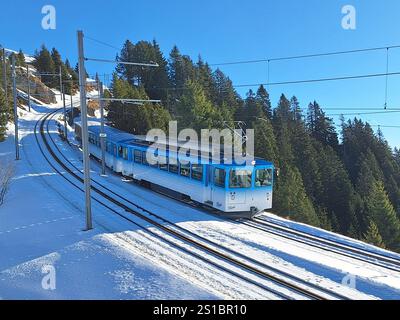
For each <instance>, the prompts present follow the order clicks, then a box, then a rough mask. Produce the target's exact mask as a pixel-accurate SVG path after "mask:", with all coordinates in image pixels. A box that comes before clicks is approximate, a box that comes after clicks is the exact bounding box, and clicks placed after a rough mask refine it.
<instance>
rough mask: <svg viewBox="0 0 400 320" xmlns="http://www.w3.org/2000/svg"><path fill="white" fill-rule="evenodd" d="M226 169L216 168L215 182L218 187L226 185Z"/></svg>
mask: <svg viewBox="0 0 400 320" xmlns="http://www.w3.org/2000/svg"><path fill="white" fill-rule="evenodd" d="M225 176H226V173H225V170H224V169H220V168H215V169H214V184H215V185H216V186H217V187H225Z"/></svg>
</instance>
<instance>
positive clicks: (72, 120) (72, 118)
mask: <svg viewBox="0 0 400 320" xmlns="http://www.w3.org/2000/svg"><path fill="white" fill-rule="evenodd" d="M73 84H74V83H73V82H72V80H71V125H72V124H73V123H74V105H73V103H72V90H73Z"/></svg>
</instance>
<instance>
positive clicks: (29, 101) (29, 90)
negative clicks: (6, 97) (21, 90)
mask: <svg viewBox="0 0 400 320" xmlns="http://www.w3.org/2000/svg"><path fill="white" fill-rule="evenodd" d="M26 78H27V81H28V109H29V112H31V83H30V81H29V66H28V64H27V65H26Z"/></svg>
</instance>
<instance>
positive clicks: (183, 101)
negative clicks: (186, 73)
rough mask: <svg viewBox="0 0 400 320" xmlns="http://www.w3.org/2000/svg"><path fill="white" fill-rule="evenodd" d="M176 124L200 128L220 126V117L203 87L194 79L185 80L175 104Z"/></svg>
mask: <svg viewBox="0 0 400 320" xmlns="http://www.w3.org/2000/svg"><path fill="white" fill-rule="evenodd" d="M177 114H178V115H177V117H178V125H179V126H180V127H181V128H193V129H195V130H197V131H198V132H200V130H201V129H212V128H219V127H221V117H220V114H219V113H218V111H217V110H216V108H215V107H214V106H213V104H212V103H211V101H210V100H209V99H207V96H206V94H205V92H204V89H203V87H202V86H201V85H200V84H199V83H197V82H195V81H191V80H189V81H187V82H186V85H185V90H184V93H183V94H182V96H181V97H180V100H179V102H178V105H177Z"/></svg>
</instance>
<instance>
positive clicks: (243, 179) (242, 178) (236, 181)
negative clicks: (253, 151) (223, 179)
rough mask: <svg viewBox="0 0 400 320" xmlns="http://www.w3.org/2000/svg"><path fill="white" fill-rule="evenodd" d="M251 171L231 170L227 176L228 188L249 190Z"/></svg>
mask: <svg viewBox="0 0 400 320" xmlns="http://www.w3.org/2000/svg"><path fill="white" fill-rule="evenodd" d="M250 187H251V170H243V169H240V170H231V172H230V174H229V188H250Z"/></svg>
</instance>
